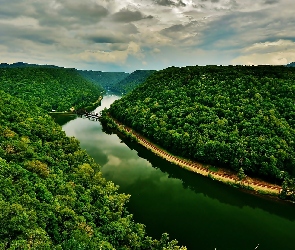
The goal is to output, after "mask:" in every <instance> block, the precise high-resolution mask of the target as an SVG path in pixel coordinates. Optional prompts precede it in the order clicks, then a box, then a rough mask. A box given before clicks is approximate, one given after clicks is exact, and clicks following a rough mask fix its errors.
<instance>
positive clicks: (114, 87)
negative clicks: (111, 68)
mask: <svg viewBox="0 0 295 250" xmlns="http://www.w3.org/2000/svg"><path fill="white" fill-rule="evenodd" d="M154 72H156V70H136V71H134V72H132V73H131V74H130V75H129V76H127V77H126V78H124V79H123V80H121V81H120V82H118V83H113V84H111V85H110V88H109V89H110V90H111V91H112V92H114V93H117V94H119V95H124V94H127V93H129V92H131V91H132V90H133V89H135V88H136V87H137V86H139V85H140V84H142V83H144V82H145V80H146V79H147V78H148V77H149V76H150V75H151V74H153V73H154Z"/></svg>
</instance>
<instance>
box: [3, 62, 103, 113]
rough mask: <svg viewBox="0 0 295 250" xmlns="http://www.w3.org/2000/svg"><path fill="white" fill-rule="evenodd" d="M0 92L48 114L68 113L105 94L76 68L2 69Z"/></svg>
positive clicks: (87, 104)
mask: <svg viewBox="0 0 295 250" xmlns="http://www.w3.org/2000/svg"><path fill="white" fill-rule="evenodd" d="M0 90H4V91H5V92H6V93H9V94H11V95H12V96H16V97H19V98H21V99H23V100H26V101H28V103H30V104H35V105H37V106H39V107H41V108H43V109H44V110H46V111H51V110H52V109H54V110H57V111H67V110H69V109H70V108H71V107H72V106H74V107H75V108H76V109H78V108H82V107H85V106H89V105H90V104H91V103H93V102H95V101H96V100H97V99H98V97H99V96H100V95H101V93H102V91H103V90H102V88H99V87H97V86H95V85H94V84H92V83H91V82H89V81H87V80H85V79H84V78H83V77H81V76H80V75H79V73H78V72H77V70H75V69H65V68H45V67H41V66H40V67H21V68H14V67H12V68H11V67H8V68H0Z"/></svg>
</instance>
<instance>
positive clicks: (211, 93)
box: [109, 66, 295, 181]
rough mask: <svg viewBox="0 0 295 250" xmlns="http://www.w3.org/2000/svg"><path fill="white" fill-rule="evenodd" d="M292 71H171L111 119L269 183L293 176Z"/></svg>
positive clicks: (125, 101)
mask: <svg viewBox="0 0 295 250" xmlns="http://www.w3.org/2000/svg"><path fill="white" fill-rule="evenodd" d="M294 94H295V70H294V68H288V67H284V66H204V67H201V66H191V67H184V68H176V67H171V68H167V69H165V70H161V71H158V72H156V73H154V74H153V75H152V76H151V77H149V78H148V79H147V81H146V82H145V83H144V84H142V85H140V86H139V87H138V88H136V89H135V90H133V91H132V92H131V93H129V94H127V95H126V96H124V97H123V98H121V99H120V100H117V101H115V102H114V103H113V104H112V105H111V108H110V109H109V112H110V114H111V115H112V116H113V117H115V118H116V119H118V120H119V121H121V122H123V123H124V124H126V125H128V126H131V127H132V128H134V129H135V130H136V131H138V132H140V133H142V134H143V135H145V136H147V137H148V138H150V139H151V140H152V141H154V142H156V143H157V144H159V145H160V146H162V147H164V148H166V149H168V150H169V151H171V152H173V153H175V154H177V155H180V156H184V157H188V158H190V159H194V160H198V161H201V162H203V163H207V164H212V165H215V166H219V167H226V168H231V169H233V170H235V171H238V170H239V169H240V168H242V169H243V170H244V171H245V172H246V173H247V174H250V175H253V176H260V177H263V178H265V179H267V180H271V181H274V180H277V179H281V178H282V176H284V175H286V174H288V175H290V176H293V177H294V176H295V167H294V166H295V143H294V138H295V103H294V99H295V98H294Z"/></svg>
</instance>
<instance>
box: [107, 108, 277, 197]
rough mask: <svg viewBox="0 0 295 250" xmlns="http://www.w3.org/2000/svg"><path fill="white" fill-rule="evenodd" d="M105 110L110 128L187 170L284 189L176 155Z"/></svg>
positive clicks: (271, 190) (272, 191) (260, 189)
mask: <svg viewBox="0 0 295 250" xmlns="http://www.w3.org/2000/svg"><path fill="white" fill-rule="evenodd" d="M105 112H107V111H103V114H102V122H105V123H106V124H107V126H108V127H109V128H111V129H115V130H117V131H119V132H121V133H123V134H124V135H125V136H126V137H128V138H129V139H131V140H133V141H136V142H137V143H139V144H141V145H142V146H144V147H145V148H147V149H149V150H150V151H152V152H153V153H154V154H156V155H158V156H159V157H161V158H163V159H165V160H167V161H169V162H171V163H174V164H175V165H178V166H180V167H182V168H184V169H186V170H189V171H192V172H194V173H197V174H201V175H203V176H205V177H208V178H210V179H212V180H217V181H220V182H222V183H224V184H227V185H230V186H233V187H236V188H242V189H245V190H250V191H252V192H254V193H256V194H263V195H270V196H274V197H278V196H279V195H280V193H281V191H282V187H281V186H279V185H276V184H273V183H268V182H266V181H263V180H261V179H258V178H254V177H249V176H246V175H243V176H241V173H235V172H234V171H231V170H229V169H224V168H217V167H215V166H214V167H213V166H210V165H205V164H202V163H200V162H197V161H192V160H189V159H185V158H183V157H179V156H175V155H173V154H171V153H170V152H168V151H167V150H165V149H163V148H161V147H160V146H158V145H156V144H154V143H152V142H151V141H150V140H148V139H147V138H145V137H144V136H142V135H141V134H139V133H137V132H136V131H134V130H133V129H131V128H130V127H128V126H126V125H124V124H122V123H120V122H119V121H117V120H116V119H115V118H113V117H112V116H111V115H110V114H109V113H107V114H106V113H105Z"/></svg>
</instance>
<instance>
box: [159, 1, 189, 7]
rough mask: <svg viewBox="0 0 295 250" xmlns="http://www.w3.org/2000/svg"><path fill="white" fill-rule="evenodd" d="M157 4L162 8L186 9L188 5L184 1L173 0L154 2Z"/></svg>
mask: <svg viewBox="0 0 295 250" xmlns="http://www.w3.org/2000/svg"><path fill="white" fill-rule="evenodd" d="M154 1H155V3H156V4H158V5H162V6H182V7H185V6H186V4H185V3H184V2H183V1H182V0H177V1H172V0H154Z"/></svg>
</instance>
